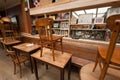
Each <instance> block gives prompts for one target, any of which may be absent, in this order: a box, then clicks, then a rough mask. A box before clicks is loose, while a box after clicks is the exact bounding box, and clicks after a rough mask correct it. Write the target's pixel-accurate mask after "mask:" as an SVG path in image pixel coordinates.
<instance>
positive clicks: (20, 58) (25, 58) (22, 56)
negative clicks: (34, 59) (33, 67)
mask: <svg viewBox="0 0 120 80" xmlns="http://www.w3.org/2000/svg"><path fill="white" fill-rule="evenodd" d="M18 59H19V61H18ZM18 59H14V60H13V61H14V62H15V63H16V64H19V63H22V62H25V61H26V60H28V59H29V58H28V57H27V56H25V55H20V56H19V57H18Z"/></svg>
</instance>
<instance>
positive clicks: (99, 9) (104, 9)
mask: <svg viewBox="0 0 120 80" xmlns="http://www.w3.org/2000/svg"><path fill="white" fill-rule="evenodd" d="M108 8H110V7H103V8H98V13H105V12H107V10H108Z"/></svg>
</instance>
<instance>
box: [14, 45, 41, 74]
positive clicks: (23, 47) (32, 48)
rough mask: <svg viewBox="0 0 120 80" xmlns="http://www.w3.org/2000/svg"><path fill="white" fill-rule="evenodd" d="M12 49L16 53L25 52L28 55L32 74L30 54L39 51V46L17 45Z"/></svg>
mask: <svg viewBox="0 0 120 80" xmlns="http://www.w3.org/2000/svg"><path fill="white" fill-rule="evenodd" d="M13 48H14V50H15V51H16V52H19V51H21V52H25V53H27V54H28V55H29V59H30V66H31V72H32V73H33V66H32V61H31V57H30V55H31V54H32V53H34V52H36V51H37V50H39V49H40V46H39V45H37V44H31V43H22V44H18V45H15V46H13Z"/></svg>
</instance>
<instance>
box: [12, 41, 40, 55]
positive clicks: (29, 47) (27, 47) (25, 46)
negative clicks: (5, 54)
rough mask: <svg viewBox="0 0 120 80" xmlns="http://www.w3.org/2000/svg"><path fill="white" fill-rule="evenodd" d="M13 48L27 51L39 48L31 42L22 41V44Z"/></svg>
mask: <svg viewBox="0 0 120 80" xmlns="http://www.w3.org/2000/svg"><path fill="white" fill-rule="evenodd" d="M13 48H14V49H18V50H21V51H24V52H28V53H29V52H31V51H33V50H35V49H38V48H40V45H37V44H33V43H22V44H18V45H15V46H13Z"/></svg>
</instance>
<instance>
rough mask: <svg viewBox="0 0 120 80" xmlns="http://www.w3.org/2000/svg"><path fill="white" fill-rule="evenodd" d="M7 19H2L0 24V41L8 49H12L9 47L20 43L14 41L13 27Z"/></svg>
mask: <svg viewBox="0 0 120 80" xmlns="http://www.w3.org/2000/svg"><path fill="white" fill-rule="evenodd" d="M9 21H10V20H9V19H6V18H5V19H4V22H3V24H1V28H0V29H1V34H2V37H3V40H2V41H1V43H2V44H5V46H7V48H8V49H12V48H11V46H13V45H15V44H18V43H20V42H21V41H19V40H16V38H15V35H14V33H15V31H14V29H13V25H12V23H11V22H9Z"/></svg>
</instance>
